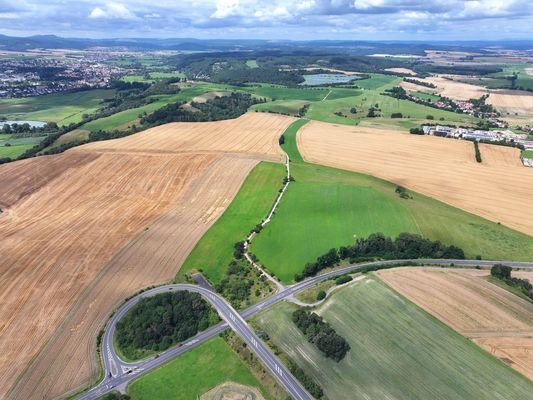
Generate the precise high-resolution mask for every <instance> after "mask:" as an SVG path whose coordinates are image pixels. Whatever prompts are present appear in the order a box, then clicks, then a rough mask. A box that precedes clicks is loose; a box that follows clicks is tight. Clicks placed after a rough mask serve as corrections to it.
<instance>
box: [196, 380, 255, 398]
mask: <svg viewBox="0 0 533 400" xmlns="http://www.w3.org/2000/svg"><path fill="white" fill-rule="evenodd" d="M200 400H265V398H264V397H263V396H262V395H261V393H260V392H259V390H257V389H256V388H253V387H251V386H246V385H241V384H239V383H235V382H226V383H223V384H221V385H218V386H217V387H215V388H213V389H211V390H210V391H209V392H207V393H205V394H203V395H201V396H200Z"/></svg>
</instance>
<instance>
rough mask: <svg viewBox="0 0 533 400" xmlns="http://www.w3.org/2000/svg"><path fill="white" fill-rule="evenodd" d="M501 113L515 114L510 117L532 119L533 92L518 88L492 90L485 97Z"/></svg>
mask: <svg viewBox="0 0 533 400" xmlns="http://www.w3.org/2000/svg"><path fill="white" fill-rule="evenodd" d="M487 103H489V104H492V105H493V106H494V107H496V108H497V109H498V110H499V111H500V112H502V113H510V114H515V113H517V114H518V115H517V116H514V115H513V116H511V118H513V117H516V118H529V119H533V93H530V92H525V91H519V90H493V91H491V93H490V96H489V97H488V99H487Z"/></svg>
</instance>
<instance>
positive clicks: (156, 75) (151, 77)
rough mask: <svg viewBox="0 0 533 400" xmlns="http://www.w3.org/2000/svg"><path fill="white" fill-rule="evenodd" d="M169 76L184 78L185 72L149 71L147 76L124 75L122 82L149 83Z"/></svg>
mask: <svg viewBox="0 0 533 400" xmlns="http://www.w3.org/2000/svg"><path fill="white" fill-rule="evenodd" d="M169 78H185V74H183V73H181V72H150V73H149V74H148V76H145V75H135V74H134V75H126V76H123V77H122V80H123V81H124V82H144V83H151V82H155V81H156V80H158V79H169Z"/></svg>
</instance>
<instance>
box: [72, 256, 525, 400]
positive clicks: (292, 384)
mask: <svg viewBox="0 0 533 400" xmlns="http://www.w3.org/2000/svg"><path fill="white" fill-rule="evenodd" d="M398 263H409V264H412V265H444V266H451V265H455V266H462V267H474V266H481V267H491V266H493V265H494V264H505V265H509V266H511V267H515V268H532V269H533V262H514V261H488V260H445V259H432V260H422V259H411V260H390V261H375V262H365V263H360V264H352V265H349V266H347V267H343V268H337V269H334V270H331V271H328V272H326V273H323V274H321V275H317V276H314V277H311V278H308V279H306V280H304V281H302V282H299V283H296V284H294V285H291V286H287V287H285V288H284V289H283V290H282V291H280V292H277V293H276V294H274V295H272V296H270V297H268V298H266V299H264V300H262V301H260V302H258V303H256V304H254V305H253V306H251V307H249V308H247V309H246V310H244V311H243V312H242V313H241V314H239V313H238V312H237V311H235V310H234V309H233V308H232V307H231V305H229V304H228V303H227V302H226V301H225V300H224V299H223V298H222V297H221V296H219V295H218V294H216V293H213V292H212V291H211V290H209V289H207V288H203V287H200V286H194V285H180V284H176V285H165V286H160V287H157V288H154V289H150V290H147V291H145V292H143V293H141V294H139V295H137V296H135V297H133V298H132V299H130V300H129V301H127V302H126V303H125V304H124V305H123V306H122V307H121V308H120V309H119V310H118V311H117V312H116V313H115V314H114V315H113V316H112V317H111V319H110V320H109V322H108V324H107V325H106V329H105V332H104V336H103V339H102V348H101V351H102V358H103V360H104V370H105V374H106V375H105V377H104V379H103V381H102V382H101V383H100V384H99V385H97V386H96V387H95V388H93V389H91V390H90V391H88V392H87V393H85V394H83V395H81V396H80V397H79V399H84V400H85V399H87V400H93V399H96V398H98V397H99V396H101V395H103V394H105V393H107V392H109V391H111V390H113V389H114V388H116V389H120V390H122V391H123V390H124V389H125V387H126V386H127V384H128V383H129V382H131V381H132V380H133V379H136V378H138V377H139V376H141V375H144V374H145V373H147V372H149V371H150V370H152V369H154V368H156V367H158V366H161V365H162V364H164V363H166V362H168V361H169V360H171V359H173V358H175V357H177V356H179V355H180V354H182V353H184V352H186V351H188V350H189V349H191V348H193V347H195V346H198V345H200V344H201V343H203V342H205V341H207V340H209V339H211V338H213V337H215V336H216V335H218V334H219V333H220V332H222V331H223V330H224V329H227V328H228V327H230V328H232V329H233V330H234V331H235V332H236V333H237V334H239V336H240V337H241V338H242V339H243V340H244V341H245V342H246V343H247V344H248V345H249V346H250V348H252V349H253V350H254V351H255V352H256V354H257V356H258V357H259V359H261V361H262V362H263V363H264V364H265V365H266V366H267V367H268V369H269V370H270V371H271V372H272V373H273V375H274V376H275V377H276V378H278V380H279V381H280V383H281V384H282V385H283V387H284V388H285V389H286V390H287V391H288V392H289V393H290V394H291V395H292V396H293V398H295V399H311V398H312V397H310V395H309V394H307V393H306V392H305V389H303V388H302V387H301V385H300V384H299V383H298V382H297V381H296V380H295V379H294V377H293V376H292V375H291V374H290V373H289V371H287V370H286V368H285V367H284V366H283V365H282V364H281V363H280V362H279V361H278V360H277V358H276V357H275V356H274V355H273V354H272V352H271V351H270V349H269V348H268V347H267V346H266V345H265V344H264V343H263V342H262V341H261V340H260V339H259V338H258V337H257V336H256V335H255V333H254V332H253V330H252V329H251V328H249V327H248V325H247V324H246V322H245V319H246V318H250V317H252V316H254V315H256V314H257V313H259V312H261V311H262V310H265V309H267V308H269V307H271V306H273V305H274V304H276V303H278V302H280V301H283V300H285V299H286V298H288V297H290V296H292V295H294V294H296V293H298V292H300V291H302V290H305V289H307V288H308V287H310V286H312V285H314V284H316V283H318V282H321V281H324V280H327V279H330V278H334V277H337V276H339V275H343V274H346V273H352V272H357V270H359V269H362V268H366V267H371V266H378V265H379V266H383V265H386V266H387V265H389V266H390V265H395V264H398ZM174 290H189V291H193V292H197V293H200V294H201V295H202V296H204V297H205V298H206V299H207V300H208V301H209V302H210V303H211V304H213V306H214V307H215V309H216V310H217V311H218V312H219V314H220V315H221V318H222V319H223V320H224V321H225V322H221V323H219V324H217V325H215V326H213V327H211V328H209V329H207V330H206V331H204V332H200V333H199V334H197V335H196V336H194V337H193V338H191V339H190V340H189V341H187V342H185V343H184V344H183V345H181V346H178V347H174V348H172V349H169V350H167V351H165V352H163V353H161V355H160V356H159V357H158V358H150V359H147V360H141V361H137V362H134V363H128V362H125V361H123V360H121V359H120V357H118V355H117V354H116V351H115V349H114V346H113V336H114V332H115V329H116V324H117V322H118V321H119V320H120V319H121V318H122V317H123V316H124V315H125V313H126V312H127V311H128V310H129V309H131V307H133V306H134V305H135V304H137V303H138V302H139V301H140V300H141V299H143V298H145V297H150V296H154V295H156V294H159V293H165V292H168V291H174ZM306 395H307V397H302V396H306ZM299 396H300V397H299Z"/></svg>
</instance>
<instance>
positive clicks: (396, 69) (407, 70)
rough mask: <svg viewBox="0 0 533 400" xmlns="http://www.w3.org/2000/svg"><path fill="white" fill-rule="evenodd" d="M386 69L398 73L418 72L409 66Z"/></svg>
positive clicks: (413, 74)
mask: <svg viewBox="0 0 533 400" xmlns="http://www.w3.org/2000/svg"><path fill="white" fill-rule="evenodd" d="M385 71H390V72H396V73H398V74H404V75H412V76H415V75H416V72H415V71H413V70H412V69H409V68H385Z"/></svg>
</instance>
